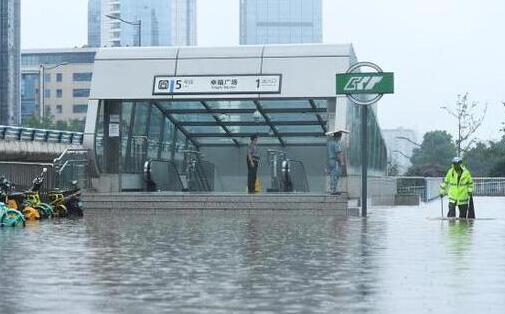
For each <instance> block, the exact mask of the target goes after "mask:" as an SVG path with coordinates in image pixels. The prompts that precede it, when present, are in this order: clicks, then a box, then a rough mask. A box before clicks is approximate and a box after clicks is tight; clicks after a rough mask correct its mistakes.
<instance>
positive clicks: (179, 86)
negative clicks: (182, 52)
mask: <svg viewBox="0 0 505 314" xmlns="http://www.w3.org/2000/svg"><path fill="white" fill-rule="evenodd" d="M281 86H282V75H280V74H269V75H244V74H241V75H211V76H197V75H195V76H155V78H154V86H153V95H211V94H280V93H281Z"/></svg>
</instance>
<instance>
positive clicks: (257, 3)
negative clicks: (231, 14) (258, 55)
mask: <svg viewBox="0 0 505 314" xmlns="http://www.w3.org/2000/svg"><path fill="white" fill-rule="evenodd" d="M322 38H323V35H322V0H240V44H241V45H258V44H288V43H320V42H322Z"/></svg>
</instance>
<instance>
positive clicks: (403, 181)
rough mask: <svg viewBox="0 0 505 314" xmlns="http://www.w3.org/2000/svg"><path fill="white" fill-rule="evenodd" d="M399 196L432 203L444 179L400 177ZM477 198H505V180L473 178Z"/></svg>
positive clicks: (398, 181)
mask: <svg viewBox="0 0 505 314" xmlns="http://www.w3.org/2000/svg"><path fill="white" fill-rule="evenodd" d="M396 179H397V186H398V190H397V193H398V194H403V195H405V194H414V195H419V196H421V199H422V200H423V201H424V202H426V201H431V200H433V199H435V198H437V197H438V196H439V193H440V183H442V180H443V179H442V178H423V177H398V178H396ZM473 182H474V191H473V195H475V196H505V178H473Z"/></svg>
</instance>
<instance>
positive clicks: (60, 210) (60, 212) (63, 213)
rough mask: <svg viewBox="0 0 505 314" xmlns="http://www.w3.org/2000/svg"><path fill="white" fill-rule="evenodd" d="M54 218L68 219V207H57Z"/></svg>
mask: <svg viewBox="0 0 505 314" xmlns="http://www.w3.org/2000/svg"><path fill="white" fill-rule="evenodd" d="M53 216H54V217H58V218H64V217H67V216H68V210H67V207H66V206H65V205H58V206H56V207H55V208H54V212H53Z"/></svg>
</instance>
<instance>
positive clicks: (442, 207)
mask: <svg viewBox="0 0 505 314" xmlns="http://www.w3.org/2000/svg"><path fill="white" fill-rule="evenodd" d="M440 213H441V214H442V219H444V197H443V196H440Z"/></svg>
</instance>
